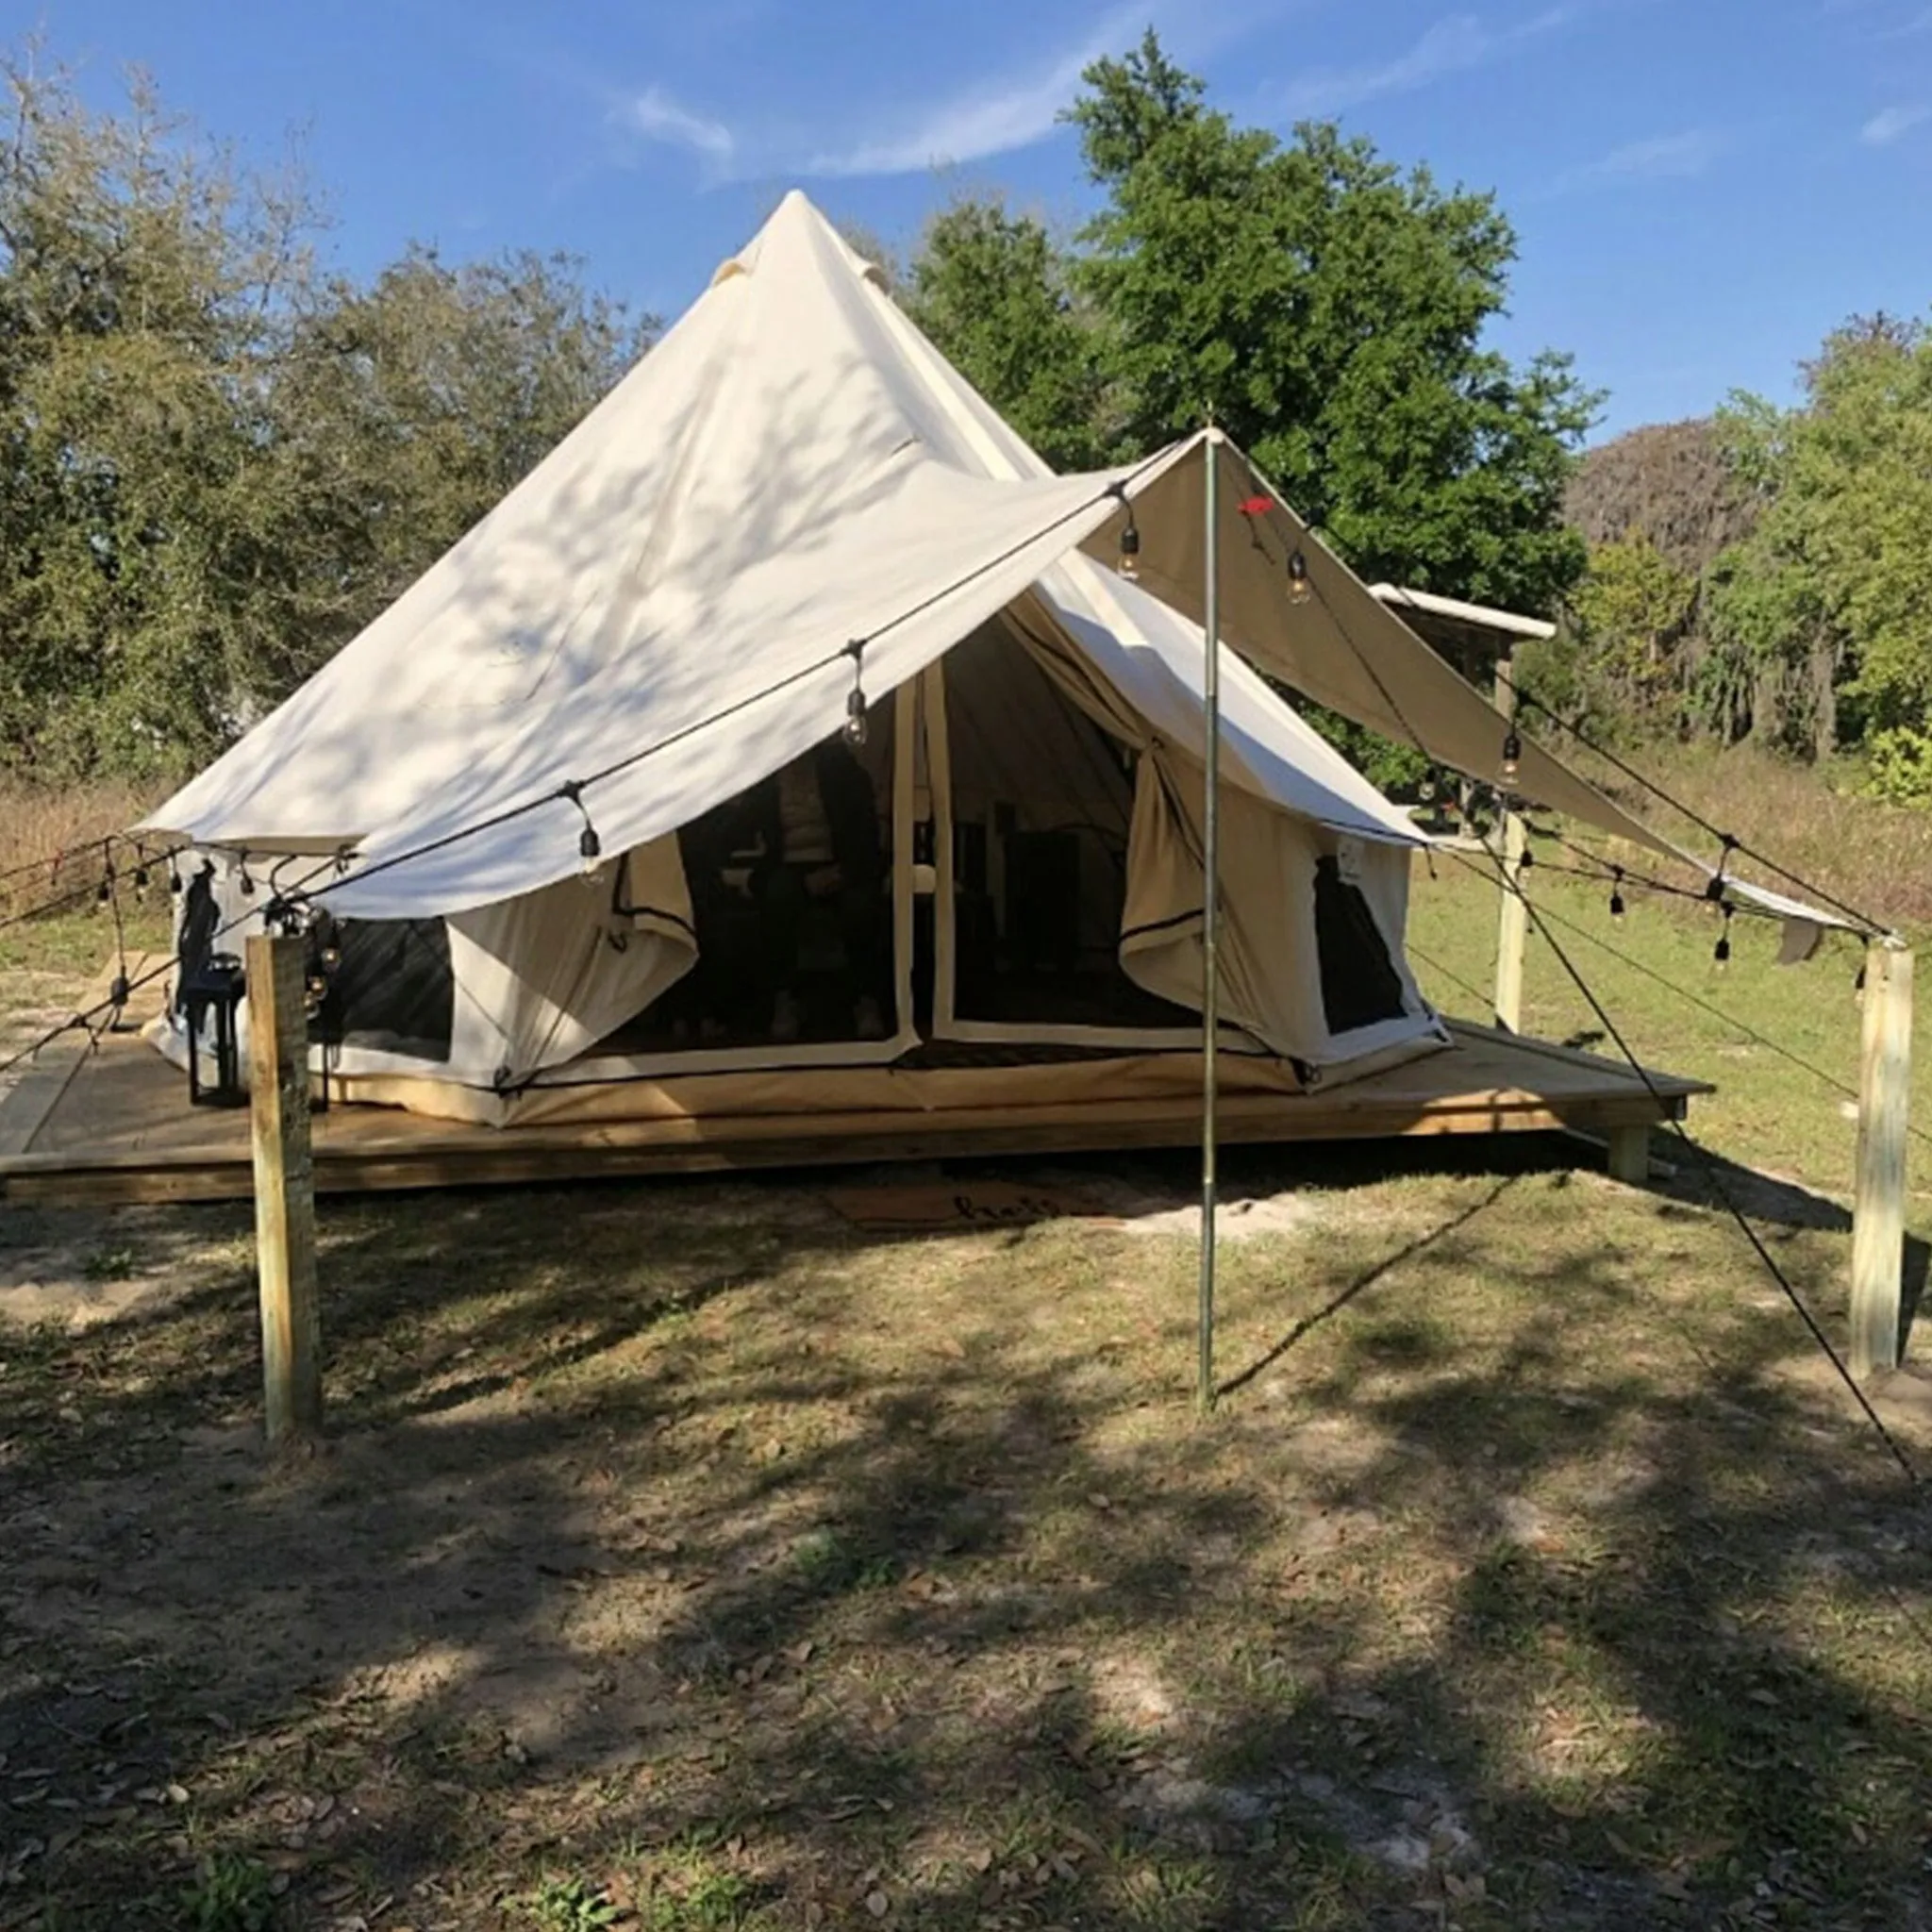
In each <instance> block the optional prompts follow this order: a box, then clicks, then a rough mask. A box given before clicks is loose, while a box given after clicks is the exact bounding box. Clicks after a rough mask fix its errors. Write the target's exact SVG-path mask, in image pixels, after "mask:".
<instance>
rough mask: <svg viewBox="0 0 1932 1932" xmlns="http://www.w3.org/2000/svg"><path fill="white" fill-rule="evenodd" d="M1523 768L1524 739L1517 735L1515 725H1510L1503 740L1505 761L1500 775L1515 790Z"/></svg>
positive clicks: (1507, 785)
mask: <svg viewBox="0 0 1932 1932" xmlns="http://www.w3.org/2000/svg"><path fill="white" fill-rule="evenodd" d="M1522 770H1523V740H1522V739H1521V738H1520V737H1519V736H1518V735H1517V730H1516V727H1515V725H1513V724H1512V725H1510V727H1509V730H1508V733H1507V736H1506V737H1505V738H1504V740H1503V763H1502V766H1501V771H1500V775H1501V777H1502V780H1503V783H1504V785H1505V786H1506V787H1507V788H1509V789H1511V790H1513V789H1514V788H1515V784H1516V780H1517V777H1518V776H1519V774H1521V772H1522Z"/></svg>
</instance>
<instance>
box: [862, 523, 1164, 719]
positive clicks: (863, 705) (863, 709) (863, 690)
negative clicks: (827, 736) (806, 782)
mask: <svg viewBox="0 0 1932 1932" xmlns="http://www.w3.org/2000/svg"><path fill="white" fill-rule="evenodd" d="M1132 514H1133V512H1132V511H1131V510H1130V511H1128V516H1129V517H1130V518H1131V516H1132ZM845 655H846V656H847V657H848V658H851V659H852V689H851V690H850V691H847V692H846V693H845V742H846V743H847V744H849V745H850V746H851V747H852V749H853V750H854V751H857V750H858V748H859V746H860V745H862V744H863V743H864V742H865V735H866V720H865V688H864V682H863V680H864V677H865V640H864V639H863V638H854V639H853V640H852V641H851V642H850V643H848V644H847V645H846V646H845Z"/></svg>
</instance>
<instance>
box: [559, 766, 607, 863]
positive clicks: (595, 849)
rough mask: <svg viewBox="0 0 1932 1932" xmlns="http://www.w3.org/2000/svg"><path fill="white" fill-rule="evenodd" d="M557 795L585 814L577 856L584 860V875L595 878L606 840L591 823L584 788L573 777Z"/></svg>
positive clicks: (579, 835)
mask: <svg viewBox="0 0 1932 1932" xmlns="http://www.w3.org/2000/svg"><path fill="white" fill-rule="evenodd" d="M557 795H558V797H559V798H565V799H568V800H569V801H570V803H571V804H572V805H574V806H575V807H576V808H577V810H578V811H579V812H581V813H582V814H583V820H584V829H583V830H582V831H581V832H579V833H578V834H577V857H578V858H580V859H581V860H582V861H583V869H584V877H585V878H586V879H587V880H589V879H593V878H595V877H596V875H597V862H598V860H599V859H601V858H603V856H604V841H603V840H601V839H600V838H598V836H597V827H596V826H595V825H593V824H591V808H590V807H589V806H587V805H586V804H585V803H584V788H583V786H582V785H581V784H580V783H579V782H578V781H577V780H576V779H575V778H572V779H571V780H569V782H568V783H566V784H563V785H559V786H558V788H557Z"/></svg>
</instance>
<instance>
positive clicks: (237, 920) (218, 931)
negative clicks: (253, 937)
mask: <svg viewBox="0 0 1932 1932" xmlns="http://www.w3.org/2000/svg"><path fill="white" fill-rule="evenodd" d="M334 863H335V860H334V859H333V858H327V859H325V860H324V861H323V862H322V864H321V865H319V866H317V867H316V869H315V871H314V872H312V873H310V874H308V877H307V878H304V879H303V880H301V881H300V882H299V883H298V884H297V885H295V886H293V887H291V890H290V894H289V896H290V897H291V899H292V898H299V897H301V896H303V894H304V889H305V888H306V887H307V885H308V880H309V879H312V878H316V877H319V876H320V875H321V874H322V873H324V872H325V871H326V870H327V869H328V868H329V867H330V866H332V865H334ZM88 890H89V891H92V890H93V888H92V887H90V888H89V889H88ZM255 916H256V908H254V907H253V906H251V907H250V908H248V909H247V911H245V912H238V913H237V914H236V915H235V917H234V918H233V919H229V920H225V921H224V922H223V924H220V925H218V926H217V927H216V928H215V929H214V931H213V932H211V933H210V934H209V935H208V944H209V945H210V946H212V945H213V944H214V942H215V941H217V940H220V939H225V938H226V937H227V936H228V934H229V933H231V932H233V931H234V930H235V928H236V927H237V926H238V925H245V924H247V923H248V922H249V921H250V920H251V919H253V918H254V917H255ZM177 958H178V955H176V954H175V953H167V954H164V955H163V956H162V958H160V960H159V961H158V964H156V965H153V966H150V967H149V968H148V969H147V971H146V972H145V973H141V974H136V975H135V976H134V977H133V978H132V979H129V980H128V981H127V984H126V989H125V991H126V994H127V995H129V996H131V995H132V994H134V993H136V992H139V991H141V989H142V987H144V986H151V985H153V983H154V982H155V981H156V980H158V979H161V978H164V977H166V975H167V974H169V973H171V972H172V971H173V970H174V968H175V964H176V961H177ZM118 990H119V989H118V988H117V991H118ZM125 1003H126V1002H125V998H124V999H123V1000H121V1001H119V1002H117V1001H116V1000H115V999H114V998H113V996H112V995H111V994H110V995H109V996H108V998H106V999H104V1000H96V1001H95V1002H94V1004H93V1005H92V1006H91V1007H88V1008H84V1009H83V1010H82V1011H80V1012H77V1013H71V1014H69V1016H68V1017H67V1018H66V1019H64V1020H62V1021H61V1022H60V1024H58V1026H50V1027H48V1029H47V1030H46V1032H44V1033H43V1034H42V1035H41V1037H40V1038H39V1039H38V1040H36V1041H33V1042H32V1043H31V1044H30V1045H27V1046H25V1047H23V1048H22V1049H21V1050H20V1051H19V1052H18V1053H16V1054H13V1055H12V1056H10V1057H9V1058H7V1059H4V1060H0V1077H4V1076H5V1075H6V1074H10V1073H11V1072H12V1071H13V1070H14V1068H15V1067H17V1066H20V1065H22V1064H23V1063H24V1062H25V1061H27V1060H30V1059H32V1058H33V1057H34V1056H35V1055H36V1054H37V1053H39V1052H40V1051H41V1050H42V1048H43V1047H47V1046H51V1045H52V1044H53V1043H54V1041H57V1040H58V1039H59V1038H60V1036H61V1035H62V1034H63V1033H69V1032H72V1031H73V1030H74V1028H75V1027H76V1026H77V1027H79V1028H81V1029H82V1030H83V1031H84V1032H87V1033H89V1034H90V1035H92V1031H93V1022H94V1021H95V1020H96V1019H98V1018H99V1017H100V1015H101V1014H103V1013H106V1012H110V1011H111V1010H112V1009H113V1008H114V1007H115V1006H116V1005H117V1004H119V1005H125Z"/></svg>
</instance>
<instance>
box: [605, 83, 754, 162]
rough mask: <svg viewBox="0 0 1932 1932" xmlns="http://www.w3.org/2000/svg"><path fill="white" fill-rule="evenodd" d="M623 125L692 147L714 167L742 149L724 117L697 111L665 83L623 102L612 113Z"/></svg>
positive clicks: (651, 138) (650, 136) (673, 144)
mask: <svg viewBox="0 0 1932 1932" xmlns="http://www.w3.org/2000/svg"><path fill="white" fill-rule="evenodd" d="M611 118H612V119H613V120H614V121H615V122H616V123H617V125H619V126H620V127H623V128H625V129H627V130H628V131H629V132H630V133H632V134H639V135H641V136H642V137H643V138H644V139H645V140H646V141H658V142H664V143H665V144H666V145H668V146H671V147H684V148H689V149H690V150H691V153H693V154H695V155H699V156H702V157H703V158H704V159H705V160H707V161H708V162H709V163H710V164H711V165H712V166H713V167H716V168H726V167H728V166H729V165H730V163H731V160H732V158H733V157H734V156H735V155H736V154H737V152H738V142H737V140H736V138H735V137H734V136H733V134H732V132H731V130H730V128H728V127H726V126H725V125H724V123H723V122H722V121H712V120H709V119H708V118H707V117H706V116H705V115H703V114H694V113H692V112H691V109H690V108H686V107H683V106H681V105H680V104H679V103H678V102H677V101H675V100H674V99H673V98H672V97H671V95H670V94H668V93H666V92H665V91H664V90H663V89H662V88H661V87H647V88H646V89H645V90H644V91H643V92H642V93H640V94H632V95H630V96H629V97H628V98H626V99H625V100H624V101H622V102H620V103H619V104H618V106H617V107H616V108H615V109H614V110H613V113H612V117H611Z"/></svg>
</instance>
